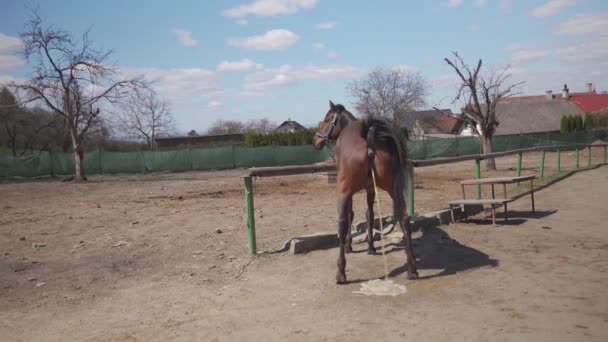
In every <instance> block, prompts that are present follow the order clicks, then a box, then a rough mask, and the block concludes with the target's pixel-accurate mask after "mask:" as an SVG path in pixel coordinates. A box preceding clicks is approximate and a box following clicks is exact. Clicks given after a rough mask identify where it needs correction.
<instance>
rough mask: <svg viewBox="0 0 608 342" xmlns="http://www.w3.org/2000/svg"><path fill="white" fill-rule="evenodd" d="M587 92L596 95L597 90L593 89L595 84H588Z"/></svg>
mask: <svg viewBox="0 0 608 342" xmlns="http://www.w3.org/2000/svg"><path fill="white" fill-rule="evenodd" d="M587 92H588V93H594V92H595V89H593V83H587Z"/></svg>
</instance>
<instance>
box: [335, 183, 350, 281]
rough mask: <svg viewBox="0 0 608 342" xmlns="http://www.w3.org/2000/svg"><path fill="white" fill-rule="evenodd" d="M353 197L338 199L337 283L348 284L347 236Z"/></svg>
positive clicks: (347, 196) (344, 196) (346, 196)
mask: <svg viewBox="0 0 608 342" xmlns="http://www.w3.org/2000/svg"><path fill="white" fill-rule="evenodd" d="M352 204H353V197H352V195H345V194H343V195H340V197H339V198H338V238H339V239H340V255H339V256H338V273H337V274H336V283H338V284H344V283H346V257H345V255H344V253H345V250H346V248H345V247H346V234H347V232H348V230H349V229H350V227H349V221H350V215H351V211H352Z"/></svg>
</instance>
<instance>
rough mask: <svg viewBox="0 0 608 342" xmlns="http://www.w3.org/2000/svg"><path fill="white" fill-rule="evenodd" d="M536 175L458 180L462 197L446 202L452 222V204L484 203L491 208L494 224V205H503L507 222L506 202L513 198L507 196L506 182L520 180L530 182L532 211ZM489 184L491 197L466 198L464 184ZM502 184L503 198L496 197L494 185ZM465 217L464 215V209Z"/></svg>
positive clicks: (517, 181) (511, 200)
mask: <svg viewBox="0 0 608 342" xmlns="http://www.w3.org/2000/svg"><path fill="white" fill-rule="evenodd" d="M535 178H536V176H534V175H527V176H516V177H492V178H478V179H466V180H463V181H461V182H460V186H461V187H462V199H460V200H454V201H450V202H448V204H449V205H450V213H451V215H452V222H455V221H454V206H459V205H461V206H467V205H484V204H489V205H490V206H491V208H492V223H493V224H496V210H495V209H496V208H495V206H501V205H502V206H504V208H505V222H507V220H508V218H507V203H509V202H513V201H514V200H515V199H513V198H509V197H507V184H513V183H520V182H526V181H529V182H530V197H531V199H532V212H535V211H536V209H535V207H534V179H535ZM487 184H489V185H491V186H492V198H491V199H467V198H466V194H465V190H464V188H465V186H466V185H468V186H471V185H478V186H481V185H487ZM500 184H502V187H503V195H504V197H503V198H496V194H495V191H494V185H500ZM464 213H465V219H467V217H466V210H465V211H464Z"/></svg>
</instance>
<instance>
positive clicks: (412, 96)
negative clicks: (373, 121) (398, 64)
mask: <svg viewBox="0 0 608 342" xmlns="http://www.w3.org/2000/svg"><path fill="white" fill-rule="evenodd" d="M428 88H429V86H428V84H427V82H426V81H425V80H424V79H423V78H422V76H421V75H420V73H418V72H408V71H403V70H400V69H395V68H387V67H377V68H375V69H373V70H372V71H371V72H370V73H369V74H368V75H367V76H365V77H364V78H362V79H360V80H354V81H351V82H349V83H348V84H347V87H346V90H347V91H348V93H349V94H350V95H351V96H353V97H354V98H355V101H356V102H355V107H356V109H357V111H359V113H361V114H363V115H368V116H374V115H376V116H382V117H386V118H388V119H390V120H391V121H392V122H393V123H394V124H395V126H397V127H400V126H401V125H403V122H404V119H405V115H406V113H407V112H410V111H413V110H415V109H418V108H420V107H422V106H424V105H425V103H426V97H427V95H428Z"/></svg>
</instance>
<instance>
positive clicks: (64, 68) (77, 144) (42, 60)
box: [11, 11, 147, 180]
mask: <svg viewBox="0 0 608 342" xmlns="http://www.w3.org/2000/svg"><path fill="white" fill-rule="evenodd" d="M20 38H21V40H22V42H23V55H24V57H25V58H26V59H27V61H28V62H29V63H33V71H32V73H30V75H28V77H27V80H26V81H24V82H21V83H17V82H13V83H11V86H12V87H13V88H15V89H17V90H19V91H25V93H26V94H27V95H28V97H29V98H28V99H27V102H31V101H33V100H38V101H41V102H42V103H44V104H45V105H46V106H47V107H49V108H50V109H51V110H52V111H53V112H55V113H56V114H57V115H60V116H61V117H63V118H64V119H65V124H66V125H67V126H68V129H69V134H70V138H71V143H72V148H73V151H74V165H75V170H76V174H75V179H76V180H84V179H86V178H85V177H84V163H83V153H84V151H83V147H82V141H83V138H84V137H85V135H86V134H87V133H88V132H89V130H90V129H91V128H92V127H95V126H96V124H97V123H99V120H100V118H101V115H102V111H101V110H102V107H103V106H109V105H112V104H116V103H117V102H118V101H120V100H121V99H122V98H124V96H125V95H126V94H127V93H130V92H132V91H138V90H139V89H141V88H145V87H147V83H146V82H145V81H144V79H143V78H142V77H136V78H130V79H126V78H124V77H122V76H121V75H120V73H119V71H118V68H116V67H115V66H113V65H111V64H109V63H108V59H109V57H110V54H111V51H102V50H97V49H95V48H94V47H93V46H92V42H91V40H90V39H89V37H88V32H86V33H84V34H83V35H82V38H81V39H80V40H75V39H74V38H73V37H72V35H71V34H70V33H68V32H67V31H64V30H61V29H56V28H54V27H52V26H48V27H43V25H42V19H40V17H39V16H38V14H37V12H35V11H33V12H32V14H31V17H30V18H29V20H28V22H27V23H26V27H25V30H24V31H23V32H21V33H20Z"/></svg>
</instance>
